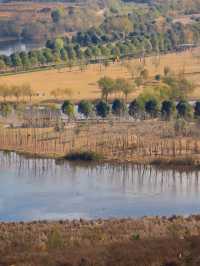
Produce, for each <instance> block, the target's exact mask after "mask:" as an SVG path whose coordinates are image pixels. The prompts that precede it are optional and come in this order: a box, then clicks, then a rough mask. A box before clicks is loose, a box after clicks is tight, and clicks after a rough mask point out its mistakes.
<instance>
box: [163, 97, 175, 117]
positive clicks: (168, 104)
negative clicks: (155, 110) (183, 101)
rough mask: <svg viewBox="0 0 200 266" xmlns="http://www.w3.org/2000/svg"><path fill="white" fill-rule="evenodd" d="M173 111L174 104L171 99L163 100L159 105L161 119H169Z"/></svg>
mask: <svg viewBox="0 0 200 266" xmlns="http://www.w3.org/2000/svg"><path fill="white" fill-rule="evenodd" d="M174 111H175V105H174V103H173V102H172V101H167V100H166V101H163V102H162V106H161V116H162V118H163V119H166V120H169V119H170V118H171V117H172V115H173V113H174Z"/></svg>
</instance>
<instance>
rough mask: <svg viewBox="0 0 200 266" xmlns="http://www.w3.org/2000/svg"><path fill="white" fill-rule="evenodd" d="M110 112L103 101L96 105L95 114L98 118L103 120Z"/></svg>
mask: <svg viewBox="0 0 200 266" xmlns="http://www.w3.org/2000/svg"><path fill="white" fill-rule="evenodd" d="M109 112H110V106H109V105H108V104H107V103H106V102H105V101H99V102H98V103H97V104H96V113H97V115H98V116H101V117H103V118H105V117H106V116H107V115H108V114H109Z"/></svg>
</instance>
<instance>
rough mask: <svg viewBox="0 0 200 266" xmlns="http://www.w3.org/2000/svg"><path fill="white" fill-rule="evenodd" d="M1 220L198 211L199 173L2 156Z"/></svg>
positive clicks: (11, 155) (14, 155)
mask: <svg viewBox="0 0 200 266" xmlns="http://www.w3.org/2000/svg"><path fill="white" fill-rule="evenodd" d="M0 170H1V172H0V182H1V187H0V219H1V220H33V219H46V218H48V219H54V218H79V217H83V218H98V217H105V218H108V217H124V216H126V217H127V216H144V215H171V214H191V213H198V212H199V211H200V207H199V206H200V205H199V203H200V191H199V186H200V184H199V171H192V172H188V171H185V172H184V171H182V172H179V171H176V170H160V169H157V168H154V167H153V166H143V165H131V164H83V163H82V164H77V163H69V162H66V161H55V160H51V159H34V158H25V157H23V156H19V155H17V154H16V153H12V152H11V153H6V152H1V153H0Z"/></svg>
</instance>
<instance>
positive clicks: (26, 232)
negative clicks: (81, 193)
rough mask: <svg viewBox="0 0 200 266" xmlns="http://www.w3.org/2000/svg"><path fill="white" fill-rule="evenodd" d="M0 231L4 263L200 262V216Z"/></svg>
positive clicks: (11, 226) (1, 227)
mask: <svg viewBox="0 0 200 266" xmlns="http://www.w3.org/2000/svg"><path fill="white" fill-rule="evenodd" d="M0 236H1V237H0V255H1V257H0V265H37V266H38V265H59V266H61V265H63V266H64V265H67V266H70V265H74V266H75V265H77V266H83V265H85V266H87V265H88V266H89V265H98V266H100V265H102V266H103V265H109V266H110V265H111V266H112V265H113V266H114V265H115V266H116V265H123V266H124V265H138V266H145V265H148V266H178V265H199V262H200V254H199V249H200V216H199V215H198V216H190V217H188V218H183V217H176V216H174V217H171V218H165V217H162V218H160V217H145V218H142V219H135V220H134V219H110V220H101V219H99V220H96V221H85V220H74V221H57V222H50V221H41V222H39V221H38V222H30V223H23V222H21V223H0ZM186 262H187V263H186Z"/></svg>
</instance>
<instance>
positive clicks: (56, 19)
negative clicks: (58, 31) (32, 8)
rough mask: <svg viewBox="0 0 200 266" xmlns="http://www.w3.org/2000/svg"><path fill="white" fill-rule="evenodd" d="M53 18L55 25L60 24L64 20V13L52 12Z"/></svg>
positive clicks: (59, 11)
mask: <svg viewBox="0 0 200 266" xmlns="http://www.w3.org/2000/svg"><path fill="white" fill-rule="evenodd" d="M51 18H52V20H53V22H54V23H58V22H60V20H61V18H62V11H61V10H60V9H55V10H53V11H52V12H51Z"/></svg>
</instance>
